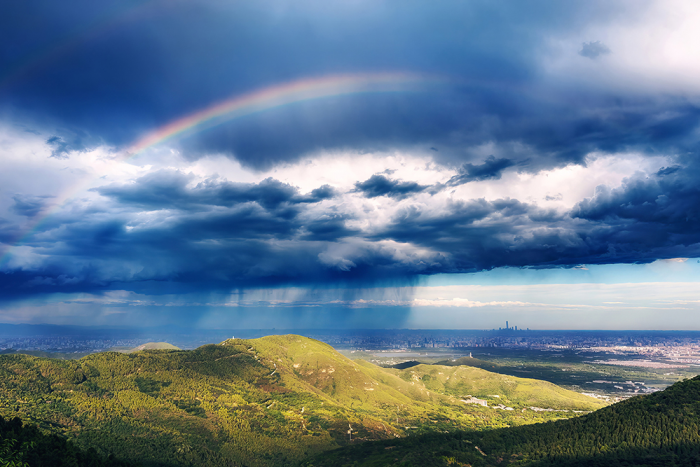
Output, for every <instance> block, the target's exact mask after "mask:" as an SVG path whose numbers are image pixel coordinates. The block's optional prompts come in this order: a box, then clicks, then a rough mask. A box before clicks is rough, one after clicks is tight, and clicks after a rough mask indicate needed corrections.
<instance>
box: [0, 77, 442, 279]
mask: <svg viewBox="0 0 700 467" xmlns="http://www.w3.org/2000/svg"><path fill="white" fill-rule="evenodd" d="M443 82H445V79H444V78H440V77H436V76H429V75H421V74H415V73H364V74H344V75H331V76H324V77H319V78H308V79H301V80H297V81H291V82H288V83H284V84H280V85H276V86H271V87H267V88H263V89H259V90H256V91H253V92H250V93H248V94H244V95H240V96H235V97H232V98H229V99H226V100H224V101H222V102H219V103H216V104H213V105H211V106H209V107H206V108H204V109H201V110H198V111H195V112H193V113H191V114H189V115H187V116H185V117H182V118H179V119H176V120H173V121H171V122H170V123H167V124H165V125H163V126H162V127H160V128H158V129H156V130H154V131H151V132H149V133H147V134H146V135H144V136H143V137H142V138H140V139H138V140H137V141H136V142H134V143H133V144H131V145H130V146H129V148H128V149H127V150H126V151H125V152H123V153H122V154H121V155H120V156H119V157H117V158H116V159H115V162H117V163H118V162H126V161H128V160H130V159H133V158H134V157H136V156H138V155H140V154H142V153H143V152H144V151H146V150H147V149H149V148H152V147H154V146H157V145H159V144H161V143H163V142H166V141H168V140H171V139H174V138H176V137H183V136H187V135H190V134H193V133H196V132H198V131H201V130H203V129H206V128H211V127H212V126H216V125H220V124H221V123H224V122H226V121H229V120H232V119H235V118H240V117H243V116H246V115H250V114H253V113H256V112H262V111H265V110H270V109H273V108H276V107H281V106H284V105H289V104H294V103H297V102H302V101H308V100H312V99H321V98H324V97H333V96H341V95H348V94H358V93H373V92H405V91H417V90H422V89H424V88H425V87H426V86H428V85H431V84H440V83H443ZM93 180H94V179H89V180H86V181H85V182H84V183H82V184H78V185H77V186H73V187H72V188H71V189H70V190H69V191H68V192H66V193H63V194H62V195H61V196H58V197H56V198H55V199H54V200H55V202H54V203H53V205H52V206H51V207H48V208H47V209H45V210H44V212H42V213H41V214H39V215H37V216H36V218H35V219H34V221H33V222H32V223H31V224H30V225H29V226H28V228H27V229H26V230H25V233H24V234H23V235H21V238H19V239H18V240H17V241H15V242H14V244H13V245H11V246H9V247H8V248H7V249H6V250H5V252H4V253H3V254H2V256H0V267H2V266H4V265H5V264H6V263H7V261H8V260H9V258H10V256H11V252H12V250H13V249H14V248H16V247H18V246H20V245H22V244H23V243H25V242H26V241H27V240H28V239H29V238H30V237H31V236H32V234H33V233H34V232H36V231H37V230H38V229H39V228H40V227H41V225H42V224H43V223H44V222H45V221H46V219H48V218H49V217H50V216H51V215H53V214H55V213H56V212H57V211H58V210H59V209H60V208H61V207H62V206H63V205H65V204H66V202H68V201H69V200H70V199H72V198H73V197H75V196H76V195H77V194H78V193H80V192H82V191H83V190H84V189H85V188H87V187H88V186H89V185H90V183H91V182H92V181H93Z"/></svg>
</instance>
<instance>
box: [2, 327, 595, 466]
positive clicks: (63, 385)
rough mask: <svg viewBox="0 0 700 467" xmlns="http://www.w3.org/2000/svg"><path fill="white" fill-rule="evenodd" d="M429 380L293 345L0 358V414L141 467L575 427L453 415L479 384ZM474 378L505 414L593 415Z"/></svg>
mask: <svg viewBox="0 0 700 467" xmlns="http://www.w3.org/2000/svg"><path fill="white" fill-rule="evenodd" d="M416 368H417V367H414V368H412V369H409V370H404V371H408V372H410V371H411V370H413V371H414V372H415V371H417V370H416ZM434 370H439V367H435V368H434ZM421 371H423V370H421ZM431 371H433V369H430V370H428V369H426V370H424V372H423V373H421V374H420V375H418V374H412V373H402V372H401V371H400V370H395V369H384V368H380V367H377V366H375V365H372V364H370V363H368V362H364V361H352V360H349V359H348V358H346V357H344V356H342V355H341V354H339V353H338V352H336V351H335V350H334V349H333V348H332V347H330V346H328V345H326V344H323V343H321V342H318V341H315V340H312V339H307V338H304V337H301V336H294V335H288V336H270V337H265V338H261V339H254V340H241V339H231V340H227V341H225V342H222V343H221V344H219V345H206V346H203V347H200V348H198V349H196V350H191V351H181V350H143V351H137V352H133V353H129V354H123V353H117V352H104V353H98V354H93V355H89V356H87V357H84V358H82V359H80V360H73V361H61V360H51V359H45V358H36V357H31V356H25V355H4V356H0V416H3V417H5V419H11V418H13V417H15V416H17V417H19V418H21V419H22V420H23V421H25V422H31V423H36V424H37V425H38V426H39V427H40V429H41V430H43V431H44V432H46V433H56V434H60V435H62V436H64V437H66V438H69V439H72V440H73V441H74V442H75V445H76V446H77V447H80V448H83V449H89V448H94V449H96V450H97V453H98V454H99V455H102V456H105V457H106V456H109V455H110V454H115V455H118V456H119V457H120V458H121V459H123V460H126V461H138V462H140V463H142V464H143V465H152V466H176V465H210V466H217V465H227V466H229V465H247V466H263V465H265V466H267V465H290V464H291V463H295V462H298V461H300V460H302V459H304V458H306V457H308V456H313V455H315V454H317V453H320V452H321V451H326V450H328V449H332V448H335V447H338V446H343V445H347V444H348V443H350V442H351V441H350V438H351V437H352V442H353V443H355V442H358V441H362V440H381V439H396V438H397V437H404V436H407V435H411V436H414V435H418V434H420V433H430V432H441V433H444V432H458V431H461V430H465V429H469V430H484V429H490V428H493V427H505V426H516V425H524V424H531V423H536V422H541V421H546V420H550V419H553V418H558V417H571V416H574V413H573V412H535V411H532V410H525V411H522V410H511V411H506V410H498V409H494V408H492V407H482V406H479V405H475V404H466V403H464V402H463V401H462V400H463V398H464V397H466V396H467V395H478V394H481V392H479V390H480V389H479V386H478V384H477V385H474V384H471V383H470V384H471V385H468V383H467V380H468V378H469V375H470V374H471V373H470V372H472V371H474V369H470V370H465V372H462V371H461V368H459V367H452V368H449V371H453V372H454V373H453V374H452V376H451V377H450V378H451V380H452V381H453V382H454V381H462V382H461V383H459V384H451V383H449V384H444V383H441V384H438V383H439V382H440V381H441V380H440V378H438V376H439V375H436V376H435V377H434V378H432V376H431ZM478 371H479V372H480V373H479V375H480V377H481V381H482V382H483V384H487V383H488V390H487V392H489V393H492V392H493V391H494V390H496V389H495V388H496V387H498V388H501V389H503V391H501V393H502V394H501V396H502V397H503V398H504V400H507V401H508V403H511V404H513V405H514V406H517V407H520V406H523V407H524V406H526V405H527V404H530V403H531V402H532V400H533V397H535V396H534V395H533V392H538V391H539V392H541V393H542V394H550V393H551V394H556V395H557V397H559V399H556V398H555V397H554V396H551V397H550V398H549V399H542V398H540V399H538V403H540V404H544V403H545V402H546V401H547V400H551V401H552V403H555V402H556V403H557V404H559V407H568V408H572V409H578V410H590V409H593V408H596V407H600V406H601V405H602V404H601V403H600V402H598V401H596V400H595V399H592V398H586V397H584V396H580V395H578V394H576V393H573V392H570V391H564V390H559V389H558V388H556V387H554V388H552V387H551V386H552V385H548V384H545V383H542V384H539V385H538V384H537V383H536V382H532V381H531V380H520V379H518V378H512V377H504V376H502V375H493V374H489V373H488V372H485V371H482V370H478ZM443 372H444V370H443ZM419 376H420V377H419ZM428 376H429V377H430V378H432V379H429V378H428ZM502 379H503V380H504V381H501V380H502ZM505 379H507V380H508V381H507V382H506V381H505ZM494 381H501V382H500V383H498V384H500V386H498V384H495V383H494ZM460 384H461V385H460ZM513 384H514V385H515V386H513ZM518 385H522V386H523V388H525V389H522V390H519V389H518ZM462 389H464V390H468V391H469V392H468V394H462V393H461V392H462ZM499 390H500V389H499ZM494 394H495V393H494ZM567 395H568V397H569V399H570V400H569V401H568V402H566V403H565V402H564V401H563V400H562V399H561V398H564V399H565V398H566V397H567ZM519 397H522V398H523V399H522V400H520V399H518V398H519ZM349 431H351V433H349Z"/></svg>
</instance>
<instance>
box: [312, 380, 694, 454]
mask: <svg viewBox="0 0 700 467" xmlns="http://www.w3.org/2000/svg"><path fill="white" fill-rule="evenodd" d="M303 465H305V466H315V467H322V466H334V467H336V466H349V465H353V466H361V465H366V466H380V465H400V466H406V467H408V466H464V465H471V466H473V467H478V466H496V465H498V466H504V465H511V466H516V465H517V466H533V467H534V466H537V467H554V466H564V467H589V466H593V467H595V466H599V467H613V466H615V467H617V466H655V467H656V466H658V467H667V466H698V465H700V376H698V377H695V378H693V379H690V380H686V381H682V382H679V383H676V384H674V385H673V386H671V387H669V388H667V389H666V390H664V391H661V392H658V393H654V394H650V395H647V396H638V397H634V398H632V399H629V400H626V401H624V402H620V403H618V404H615V405H612V406H610V407H607V408H604V409H601V410H598V411H596V412H594V413H591V414H589V415H585V416H583V417H579V418H575V419H569V420H562V421H557V422H548V423H542V424H538V425H529V426H521V427H514V428H505V429H499V430H493V431H490V432H480V433H479V432H472V433H464V432H463V433H452V434H442V435H435V434H432V435H425V436H419V437H411V438H409V439H403V440H392V441H382V442H376V443H365V444H362V445H357V446H349V447H346V448H342V449H338V450H335V451H331V452H329V453H326V454H325V455H324V456H323V457H319V458H317V459H315V460H313V461H308V462H306V463H304V464H303Z"/></svg>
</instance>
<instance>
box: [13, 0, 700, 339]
mask: <svg viewBox="0 0 700 467" xmlns="http://www.w3.org/2000/svg"><path fill="white" fill-rule="evenodd" d="M699 22H700V5H698V3H697V2H695V1H693V0H665V1H648V0H637V1H622V0H621V1H615V2H609V1H595V0H594V1H589V2H556V1H531V0H527V1H519V2H499V3H495V2H490V1H477V0H474V1H469V2H465V1H461V0H460V1H455V0H445V1H441V2H437V3H436V2H418V1H411V0H408V1H404V2H394V1H383V0H372V1H369V0H367V1H365V0H344V1H339V2H321V1H307V0H297V1H293V2H292V1H286V0H276V1H266V0H260V1H256V2H234V1H224V0H198V1H196V2H192V1H185V0H138V1H136V0H119V1H116V0H114V1H112V0H105V1H102V2H89V1H86V0H73V1H71V2H68V3H66V2H54V1H48V0H27V1H23V2H4V3H3V4H2V5H0V322H5V323H52V324H74V325H75V324H79V325H100V326H112V325H115V326H145V325H148V326H157V325H165V324H176V325H186V326H192V327H200V328H273V327H275V328H316V327H318V328H362V329H369V328H442V329H492V328H498V327H501V326H504V325H505V321H506V320H509V322H510V323H511V325H518V326H519V327H521V328H528V327H529V328H531V329H700V293H698V290H700V287H698V285H700V259H698V258H700V144H699V143H700V81H699V80H698V79H697V77H698V76H700V30H699V29H698V28H697V27H696V25H697V24H698V23H699Z"/></svg>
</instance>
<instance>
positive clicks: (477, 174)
mask: <svg viewBox="0 0 700 467" xmlns="http://www.w3.org/2000/svg"><path fill="white" fill-rule="evenodd" d="M514 165H515V163H514V162H513V161H512V160H510V159H505V158H501V159H496V158H495V157H493V156H489V157H487V158H486V160H484V163H483V164H479V165H474V164H470V163H466V164H464V165H462V167H460V168H459V170H458V174H457V175H455V176H454V177H452V178H451V179H450V180H449V181H448V182H447V185H448V186H456V185H463V184H464V183H469V182H480V181H483V180H499V179H500V178H501V173H503V171H504V170H505V169H507V168H508V167H512V166H514Z"/></svg>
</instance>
